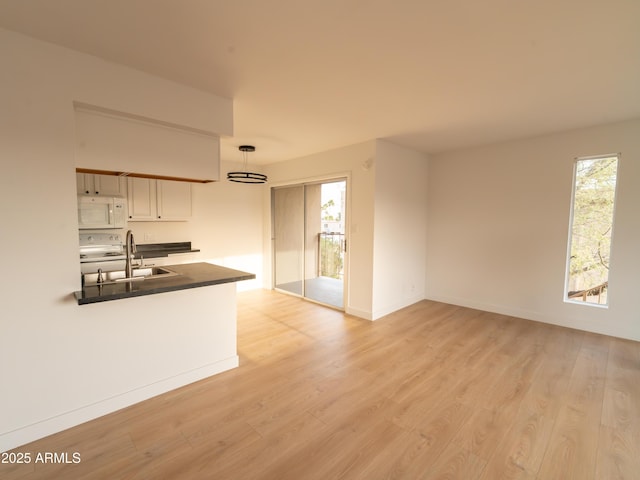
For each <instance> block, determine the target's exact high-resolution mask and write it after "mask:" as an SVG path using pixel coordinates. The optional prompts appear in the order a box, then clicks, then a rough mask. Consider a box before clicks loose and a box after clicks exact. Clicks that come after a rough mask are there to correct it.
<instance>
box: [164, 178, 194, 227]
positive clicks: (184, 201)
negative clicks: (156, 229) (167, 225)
mask: <svg viewBox="0 0 640 480" xmlns="http://www.w3.org/2000/svg"><path fill="white" fill-rule="evenodd" d="M156 198H157V205H158V219H160V220H166V221H170V220H174V221H175V220H187V219H189V218H191V184H190V183H188V182H174V181H169V180H156Z"/></svg>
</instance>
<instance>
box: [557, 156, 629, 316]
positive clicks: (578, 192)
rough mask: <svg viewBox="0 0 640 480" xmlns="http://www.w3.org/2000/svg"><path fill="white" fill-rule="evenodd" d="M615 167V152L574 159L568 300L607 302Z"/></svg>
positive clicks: (615, 176) (616, 162)
mask: <svg viewBox="0 0 640 480" xmlns="http://www.w3.org/2000/svg"><path fill="white" fill-rule="evenodd" d="M617 170H618V156H617V155H610V156H605V157H589V158H579V159H578V160H577V161H576V166H575V176H574V191H573V203H572V211H571V231H570V238H569V242H570V243H569V245H570V250H569V252H570V253H569V261H568V274H567V300H570V301H577V302H585V303H591V304H599V305H607V302H608V298H607V297H608V295H607V294H608V291H609V259H610V256H611V235H612V232H613V214H614V205H615V192H616V180H617Z"/></svg>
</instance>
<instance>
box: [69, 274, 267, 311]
mask: <svg viewBox="0 0 640 480" xmlns="http://www.w3.org/2000/svg"><path fill="white" fill-rule="evenodd" d="M166 268H167V269H168V270H171V271H173V272H175V273H176V274H177V275H172V276H169V277H167V278H154V279H145V280H129V281H121V282H117V283H109V284H105V285H90V286H86V285H85V286H83V288H82V290H80V291H77V292H74V295H75V298H76V300H77V301H78V305H85V304H89V303H97V302H106V301H110V300H120V299H124V298H129V297H139V296H144V295H153V294H160V293H165V292H172V291H176V290H185V289H191V288H198V287H206V286H211V285H220V284H225V283H233V282H239V281H242V280H251V279H254V278H256V276H255V275H254V274H252V273H247V272H242V271H240V270H233V269H231V268H226V267H222V266H219V265H213V264H211V263H206V262H199V263H186V264H179V265H168V266H166ZM234 301H235V299H234ZM234 321H235V319H234Z"/></svg>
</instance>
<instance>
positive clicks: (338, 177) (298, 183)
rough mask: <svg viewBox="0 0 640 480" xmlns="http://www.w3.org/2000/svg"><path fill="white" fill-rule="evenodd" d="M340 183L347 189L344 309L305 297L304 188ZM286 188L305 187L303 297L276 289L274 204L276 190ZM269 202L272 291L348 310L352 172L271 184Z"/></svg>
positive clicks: (302, 235)
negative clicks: (342, 182) (344, 184)
mask: <svg viewBox="0 0 640 480" xmlns="http://www.w3.org/2000/svg"><path fill="white" fill-rule="evenodd" d="M340 181H345V182H346V188H345V197H346V198H345V216H346V219H345V225H344V235H345V236H344V238H345V246H346V247H345V250H344V259H345V261H344V276H343V278H342V285H343V302H342V303H343V307H342V308H338V307H336V306H334V305H330V304H326V303H322V302H318V301H317V300H314V299H312V298H308V297H307V296H305V278H304V277H305V265H304V264H305V262H304V253H305V252H304V247H305V236H306V233H305V231H306V221H307V218H306V217H307V215H306V189H305V188H304V187H305V186H307V185H317V184H322V183H333V182H340ZM286 187H303V201H304V205H303V209H304V211H305V212H304V228H303V229H302V232H301V233H300V235H301V237H302V246H303V261H302V262H301V266H300V269H301V272H300V275H301V278H302V295H298V294H296V293H292V292H288V291H286V290H283V289H280V288H277V287H276V244H275V202H274V195H275V190H276V189H278V188H286ZM269 200H270V202H271V206H270V209H269V214H270V215H271V265H270V267H271V285H272V290H276V291H278V292H281V293H285V294H287V295H293V296H296V297H300V298H303V299H304V300H307V301H309V302H313V303H319V304H320V305H324V306H327V307H330V308H335V309H338V310H341V311H346V309H347V305H348V300H349V283H350V282H349V271H350V268H349V263H350V261H349V246H350V245H351V241H350V232H351V172H338V173H334V174H329V175H322V176H316V177H308V178H303V179H296V180H289V181H282V182H273V183H271V182H270V189H269Z"/></svg>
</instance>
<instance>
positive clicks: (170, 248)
mask: <svg viewBox="0 0 640 480" xmlns="http://www.w3.org/2000/svg"><path fill="white" fill-rule="evenodd" d="M136 249H137V251H136V254H135V258H140V257H144V258H159V257H168V256H169V255H172V254H176V253H196V252H199V251H200V250H198V249H194V248H191V242H173V243H142V244H139V245H137V246H136Z"/></svg>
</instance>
